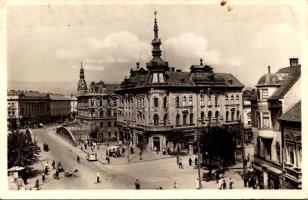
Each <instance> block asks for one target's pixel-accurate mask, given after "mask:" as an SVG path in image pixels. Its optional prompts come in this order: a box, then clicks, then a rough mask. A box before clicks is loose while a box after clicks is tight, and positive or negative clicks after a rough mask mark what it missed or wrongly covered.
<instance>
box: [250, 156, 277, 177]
mask: <svg viewBox="0 0 308 200" xmlns="http://www.w3.org/2000/svg"><path fill="white" fill-rule="evenodd" d="M254 162H255V163H258V164H259V165H261V166H264V167H266V168H268V169H270V170H271V171H273V172H275V173H277V174H281V173H282V171H281V170H282V166H281V165H280V164H279V163H276V162H274V161H271V160H267V159H265V158H262V157H260V156H259V155H256V154H255V155H254Z"/></svg>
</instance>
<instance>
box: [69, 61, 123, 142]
mask: <svg viewBox="0 0 308 200" xmlns="http://www.w3.org/2000/svg"><path fill="white" fill-rule="evenodd" d="M84 78H85V76H84V69H83V67H82V64H81V69H80V80H79V82H78V88H77V92H78V95H77V99H78V100H77V121H78V124H79V129H78V131H77V130H76V131H75V132H76V133H77V132H78V134H76V135H78V136H77V137H78V138H79V139H80V140H86V139H92V140H96V141H98V142H105V141H117V140H118V136H119V135H118V127H117V97H116V95H115V94H114V90H115V89H116V88H117V87H118V85H117V84H105V83H104V82H102V81H99V82H97V83H95V82H91V83H90V85H89V87H88V86H87V85H86V81H85V79H84ZM81 132H82V133H83V134H80V133H81Z"/></svg>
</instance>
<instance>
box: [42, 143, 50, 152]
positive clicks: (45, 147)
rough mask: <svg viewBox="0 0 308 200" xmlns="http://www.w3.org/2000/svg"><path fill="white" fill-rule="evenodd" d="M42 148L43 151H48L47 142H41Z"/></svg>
mask: <svg viewBox="0 0 308 200" xmlns="http://www.w3.org/2000/svg"><path fill="white" fill-rule="evenodd" d="M43 149H44V151H49V146H48V144H46V143H44V144H43Z"/></svg>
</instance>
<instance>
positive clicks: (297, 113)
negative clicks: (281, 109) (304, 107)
mask: <svg viewBox="0 0 308 200" xmlns="http://www.w3.org/2000/svg"><path fill="white" fill-rule="evenodd" d="M281 120H283V121H290V122H301V101H299V102H298V103H296V104H295V105H294V106H293V107H291V108H290V109H289V110H288V111H287V112H286V113H285V114H283V115H282V116H281Z"/></svg>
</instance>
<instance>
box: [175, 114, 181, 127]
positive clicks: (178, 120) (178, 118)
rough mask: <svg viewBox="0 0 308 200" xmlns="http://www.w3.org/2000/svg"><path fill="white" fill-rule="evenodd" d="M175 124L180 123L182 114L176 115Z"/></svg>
mask: <svg viewBox="0 0 308 200" xmlns="http://www.w3.org/2000/svg"><path fill="white" fill-rule="evenodd" d="M175 124H176V125H180V114H177V115H176V118H175Z"/></svg>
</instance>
